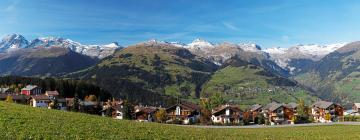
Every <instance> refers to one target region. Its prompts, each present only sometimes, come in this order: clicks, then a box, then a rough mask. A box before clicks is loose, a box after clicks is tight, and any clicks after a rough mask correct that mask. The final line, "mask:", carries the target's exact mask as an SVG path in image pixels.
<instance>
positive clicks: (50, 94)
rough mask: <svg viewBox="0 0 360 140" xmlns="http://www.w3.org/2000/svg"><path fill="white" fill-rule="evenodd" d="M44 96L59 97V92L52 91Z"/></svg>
mask: <svg viewBox="0 0 360 140" xmlns="http://www.w3.org/2000/svg"><path fill="white" fill-rule="evenodd" d="M45 94H46V95H47V96H59V92H57V91H56V90H54V91H46V92H45Z"/></svg>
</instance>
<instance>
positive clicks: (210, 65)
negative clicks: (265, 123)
mask: <svg viewBox="0 0 360 140" xmlns="http://www.w3.org/2000/svg"><path fill="white" fill-rule="evenodd" d="M357 46H359V47H360V45H359V43H356V42H355V43H349V44H346V43H338V44H332V45H323V46H321V45H296V46H293V47H289V48H267V49H262V48H261V47H260V46H259V45H257V44H253V43H241V44H235V43H230V42H223V43H211V42H208V41H205V40H202V39H195V40H194V41H193V42H191V43H189V44H185V43H179V42H166V41H157V40H149V41H145V42H141V43H138V44H135V45H131V46H128V47H121V46H120V45H119V44H118V43H111V44H108V45H83V44H81V43H78V42H75V41H72V40H70V39H64V38H57V37H44V38H37V39H34V40H32V41H27V40H26V39H25V38H24V37H23V36H21V35H18V34H12V35H8V36H6V37H4V38H3V40H2V42H0V75H20V76H40V77H47V76H56V77H62V78H73V79H83V80H87V81H91V82H94V83H95V84H98V85H100V86H101V87H102V88H104V89H106V90H109V91H110V92H111V93H112V94H113V95H114V96H116V97H122V98H127V99H129V100H131V101H134V102H139V103H146V104H165V102H172V101H175V99H177V98H181V99H186V100H189V101H194V102H196V101H198V100H197V99H199V98H201V97H210V96H212V95H214V94H222V95H223V97H224V98H225V99H226V100H227V101H229V102H232V103H237V104H241V105H250V104H253V103H263V104H265V103H268V102H271V101H279V102H292V101H297V100H298V99H300V98H303V99H306V100H307V101H309V102H310V101H314V100H317V99H319V98H321V99H326V100H332V101H337V102H341V103H350V102H353V101H360V95H357V94H356V91H357V87H356V83H357V75H358V74H357V73H356V72H357V71H358V69H357V66H358V65H359V64H360V63H359V64H358V62H357V54H358V51H359V50H357ZM359 56H360V55H359ZM340 66H341V67H340ZM349 81H350V82H349ZM359 81H360V80H359ZM348 83H350V84H351V85H353V86H350V87H348V88H342V87H344V85H348ZM359 89H360V88H359Z"/></svg>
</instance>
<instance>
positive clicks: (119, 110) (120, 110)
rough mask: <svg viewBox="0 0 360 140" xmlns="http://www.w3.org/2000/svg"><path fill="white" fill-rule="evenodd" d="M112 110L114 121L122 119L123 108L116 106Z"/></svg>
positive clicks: (120, 105)
mask: <svg viewBox="0 0 360 140" xmlns="http://www.w3.org/2000/svg"><path fill="white" fill-rule="evenodd" d="M113 109H114V113H113V114H114V115H113V118H114V119H120V120H122V119H124V106H123V105H122V104H119V105H116V106H114V107H113Z"/></svg>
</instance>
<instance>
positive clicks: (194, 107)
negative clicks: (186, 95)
mask: <svg viewBox="0 0 360 140" xmlns="http://www.w3.org/2000/svg"><path fill="white" fill-rule="evenodd" d="M176 106H180V107H181V108H183V109H185V110H190V111H196V110H200V107H199V106H198V105H196V104H194V103H190V102H181V103H178V104H175V105H173V106H170V107H169V108H167V109H166V110H168V109H171V108H173V107H176Z"/></svg>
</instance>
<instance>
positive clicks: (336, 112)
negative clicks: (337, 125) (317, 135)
mask: <svg viewBox="0 0 360 140" xmlns="http://www.w3.org/2000/svg"><path fill="white" fill-rule="evenodd" d="M343 113H344V108H343V107H342V106H341V105H339V104H335V103H333V102H327V101H317V102H315V103H314V104H313V105H312V106H311V114H312V116H313V117H314V120H315V121H317V122H334V121H338V120H340V119H342V117H343ZM327 116H328V117H329V118H327Z"/></svg>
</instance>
